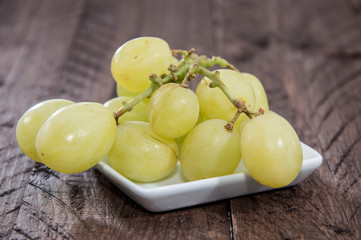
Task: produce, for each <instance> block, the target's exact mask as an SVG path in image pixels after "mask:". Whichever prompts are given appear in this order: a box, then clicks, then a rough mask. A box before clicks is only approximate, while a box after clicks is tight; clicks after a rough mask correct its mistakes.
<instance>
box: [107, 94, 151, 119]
mask: <svg viewBox="0 0 361 240" xmlns="http://www.w3.org/2000/svg"><path fill="white" fill-rule="evenodd" d="M131 99H133V98H132V97H117V98H113V99H110V100H109V101H107V102H106V103H104V106H105V107H107V108H109V109H110V110H111V111H112V112H116V111H117V110H118V109H119V108H120V107H121V106H122V105H123V102H127V101H130V100H131ZM126 121H144V122H147V121H148V106H147V104H146V103H145V102H143V101H142V102H139V103H138V104H137V105H136V106H134V107H133V109H132V110H131V111H130V112H125V113H124V114H123V115H122V116H120V117H119V118H118V123H122V122H126Z"/></svg>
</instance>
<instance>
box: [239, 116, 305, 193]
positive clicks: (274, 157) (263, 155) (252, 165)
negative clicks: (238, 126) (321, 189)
mask: <svg viewBox="0 0 361 240" xmlns="http://www.w3.org/2000/svg"><path fill="white" fill-rule="evenodd" d="M241 149H242V159H243V162H244V164H245V166H246V168H247V170H248V172H249V174H250V175H251V176H252V177H253V178H254V179H255V180H256V181H257V182H259V183H261V184H263V185H266V186H268V187H272V188H278V187H284V186H286V185H288V184H290V183H291V182H292V181H293V180H294V179H295V178H296V177H297V175H298V173H299V171H300V169H301V166H302V161H303V157H302V149H301V144H300V141H299V139H298V136H297V134H296V132H295V130H294V129H293V128H292V126H291V125H290V124H289V122H288V121H287V120H286V119H284V118H283V117H281V116H280V115H278V114H276V113H274V112H272V111H267V112H265V114H264V115H260V116H258V117H255V118H253V119H251V120H250V121H249V122H248V123H247V124H246V126H245V127H244V129H243V132H242V137H241Z"/></svg>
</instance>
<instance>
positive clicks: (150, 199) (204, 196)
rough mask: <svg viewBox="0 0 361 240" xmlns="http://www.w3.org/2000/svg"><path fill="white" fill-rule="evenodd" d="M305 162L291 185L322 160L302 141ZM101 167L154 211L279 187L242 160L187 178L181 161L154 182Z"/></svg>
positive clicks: (119, 184) (300, 179)
mask: <svg viewBox="0 0 361 240" xmlns="http://www.w3.org/2000/svg"><path fill="white" fill-rule="evenodd" d="M301 145H302V151H303V164H302V168H301V171H300V173H299V175H298V177H297V178H296V179H295V180H294V181H293V182H292V183H291V184H290V185H288V186H293V185H296V184H298V183H300V182H301V181H303V180H304V179H305V178H306V177H307V176H309V175H310V174H311V173H312V172H313V171H315V170H316V169H317V168H318V167H319V166H320V165H321V163H322V156H321V155H320V154H319V153H318V152H316V151H315V150H314V149H312V148H311V147H309V146H307V145H306V144H303V143H301ZM97 168H98V169H99V170H100V171H101V172H102V173H103V174H104V175H105V176H106V177H107V178H108V179H109V180H110V181H112V182H113V183H114V184H115V185H116V186H118V187H119V188H120V189H121V190H122V191H123V192H124V193H126V194H127V195H128V196H129V197H130V198H132V199H133V200H134V201H136V202H137V203H138V204H140V205H141V206H143V207H144V208H145V209H148V210H149V211H152V212H162V211H169V210H173V209H178V208H184V207H189V206H194V205H198V204H203V203H207V202H213V201H218V200H222V199H227V198H233V197H238V196H243V195H247V194H253V193H259V192H265V191H270V190H276V189H274V188H269V187H266V186H263V185H261V184H259V183H257V182H256V181H255V180H253V178H252V177H251V176H250V175H249V174H248V173H247V170H246V169H245V167H244V165H243V164H242V162H241V163H240V165H239V166H238V168H237V169H236V171H235V173H234V174H231V175H226V176H222V177H214V178H208V179H203V180H198V181H193V182H187V181H186V180H185V179H184V177H183V176H182V173H181V169H180V166H179V164H178V165H177V167H176V169H175V170H174V171H173V172H172V173H171V174H170V175H169V176H168V177H167V178H165V179H163V180H162V181H158V182H153V183H136V182H132V181H130V180H128V179H127V178H125V177H123V176H122V175H121V174H119V173H118V172H117V171H115V170H114V169H113V168H112V167H111V166H110V165H109V163H107V161H106V160H103V161H101V162H100V163H99V164H98V165H97Z"/></svg>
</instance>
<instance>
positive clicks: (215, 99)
mask: <svg viewBox="0 0 361 240" xmlns="http://www.w3.org/2000/svg"><path fill="white" fill-rule="evenodd" d="M217 71H219V73H220V79H221V81H222V82H223V83H224V84H225V85H226V87H227V88H228V89H229V90H230V91H231V93H232V94H233V95H234V96H235V97H236V98H238V99H241V100H243V101H245V103H246V105H247V108H248V110H249V111H252V110H253V109H254V106H255V95H254V92H253V89H252V86H251V84H250V83H249V82H248V81H247V80H246V79H245V78H244V76H243V75H242V74H241V73H239V72H236V71H234V70H229V69H220V70H217ZM210 84H211V80H210V79H208V78H206V77H205V78H203V79H202V80H201V81H200V83H199V84H198V86H197V90H196V94H197V97H198V100H199V105H200V111H201V113H202V115H203V116H204V117H205V118H206V119H224V120H227V121H230V120H231V119H232V118H233V116H234V115H235V113H236V112H237V108H236V107H235V106H233V104H232V103H231V102H230V101H229V99H228V98H227V97H226V96H225V94H224V93H223V92H222V90H221V89H219V88H217V87H216V88H211V87H210ZM245 117H246V115H245V114H244V113H242V114H241V115H240V116H239V118H238V119H237V122H236V123H235V126H237V127H238V124H239V122H241V120H242V119H244V118H245Z"/></svg>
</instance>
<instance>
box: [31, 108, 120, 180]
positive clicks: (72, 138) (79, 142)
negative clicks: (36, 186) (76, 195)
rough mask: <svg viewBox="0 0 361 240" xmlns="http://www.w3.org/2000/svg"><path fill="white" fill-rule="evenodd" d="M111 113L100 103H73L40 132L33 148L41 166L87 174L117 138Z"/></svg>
mask: <svg viewBox="0 0 361 240" xmlns="http://www.w3.org/2000/svg"><path fill="white" fill-rule="evenodd" d="M116 129H117V126H116V122H115V119H114V116H113V113H112V112H111V111H110V110H109V109H107V108H106V107H104V106H103V105H102V104H99V103H90V102H82V103H75V104H72V105H70V106H68V107H65V108H62V109H60V110H58V111H57V112H55V113H54V114H53V115H52V116H51V117H50V118H49V119H48V120H47V121H46V122H45V123H44V124H43V125H42V126H41V128H40V130H39V133H38V135H37V137H36V142H35V147H36V152H37V153H38V156H39V157H40V160H41V162H43V163H44V164H45V165H46V166H48V167H49V168H51V169H53V170H55V171H57V172H62V173H77V172H82V171H86V170H88V169H89V168H91V167H93V166H94V165H95V164H97V163H98V162H99V161H100V160H101V159H103V158H104V157H105V156H106V154H107V153H108V151H109V149H110V148H111V146H112V144H113V142H114V140H115V136H116Z"/></svg>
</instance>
